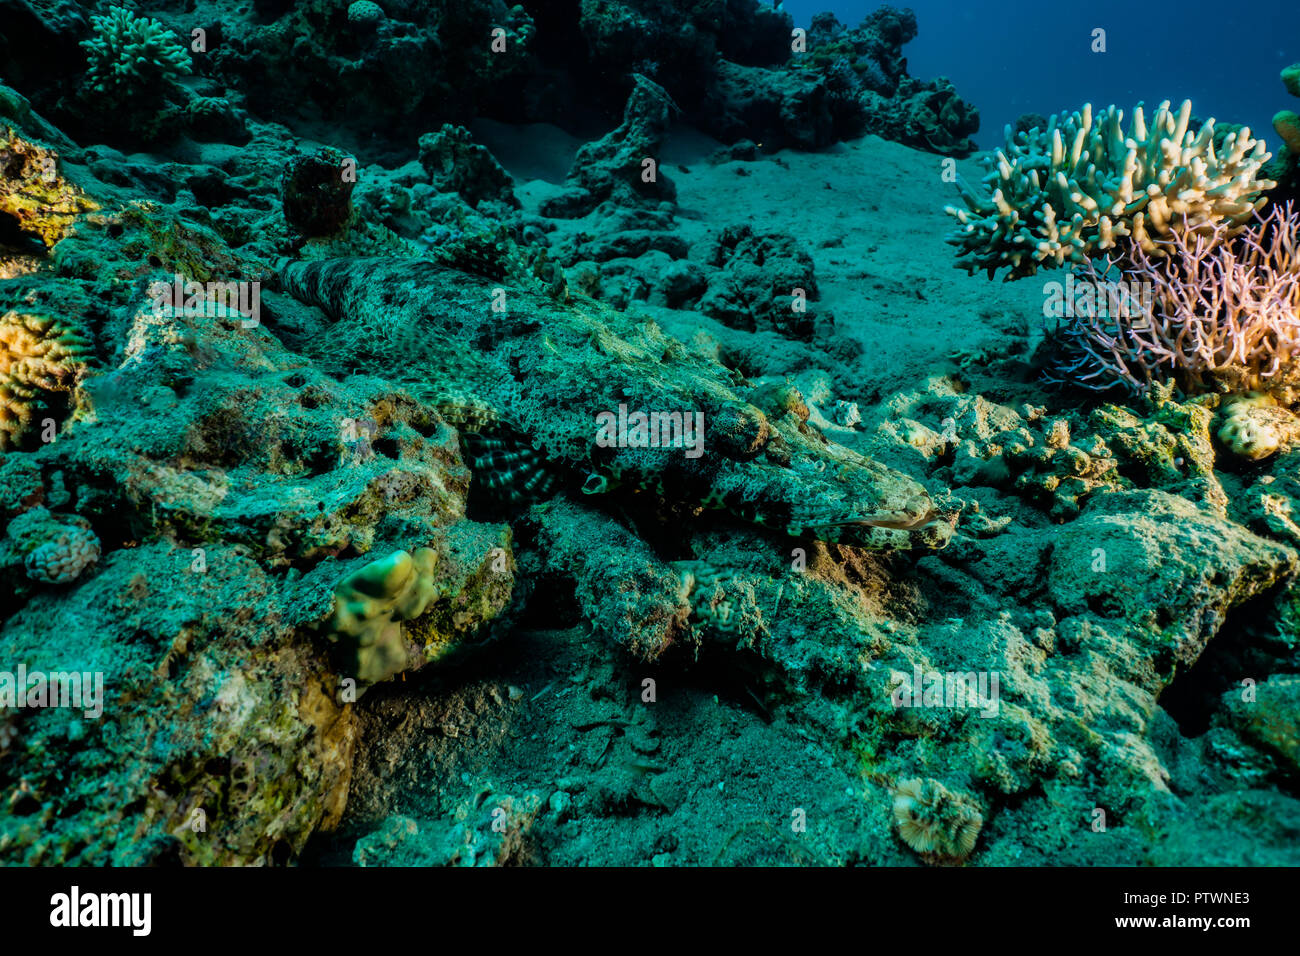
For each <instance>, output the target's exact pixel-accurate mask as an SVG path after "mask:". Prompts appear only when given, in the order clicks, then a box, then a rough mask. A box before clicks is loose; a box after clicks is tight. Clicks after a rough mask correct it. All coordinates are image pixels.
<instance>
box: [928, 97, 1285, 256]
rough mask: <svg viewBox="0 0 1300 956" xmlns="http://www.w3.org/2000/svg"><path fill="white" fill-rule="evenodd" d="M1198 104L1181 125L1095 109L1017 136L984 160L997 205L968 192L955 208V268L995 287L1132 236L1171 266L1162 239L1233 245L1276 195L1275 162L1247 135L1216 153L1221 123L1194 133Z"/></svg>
mask: <svg viewBox="0 0 1300 956" xmlns="http://www.w3.org/2000/svg"><path fill="white" fill-rule="evenodd" d="M1191 116H1192V104H1191V101H1190V100H1188V101H1184V103H1183V105H1182V107H1181V108H1180V109H1179V111H1178V112H1177V114H1175V113H1173V112H1171V111H1170V109H1169V102H1168V101H1165V102H1164V103H1161V104H1160V106H1159V108H1158V109H1157V110H1156V111H1155V114H1154V115H1153V116H1152V119H1151V124H1150V126H1148V125H1147V122H1146V118H1145V116H1144V114H1143V111H1142V107H1141V106H1139V107H1137V108H1136V109H1134V110H1133V115H1132V118H1131V121H1130V123H1129V127H1128V131H1127V133H1126V132H1125V131H1124V126H1123V120H1124V113H1123V111H1122V110H1118V109H1116V108H1115V107H1114V106H1110V107H1108V108H1107V109H1106V110H1105V112H1103V113H1101V114H1100V115H1099V116H1097V117H1096V118H1095V119H1094V117H1093V115H1092V107H1091V105H1088V106H1085V107H1084V108H1083V110H1082V111H1080V112H1075V113H1072V114H1064V113H1062V114H1061V115H1060V116H1056V117H1053V118H1052V119H1051V120H1049V121H1048V124H1047V128H1046V129H1038V128H1035V129H1031V130H1029V131H1027V132H1021V133H1016V134H1013V132H1012V130H1011V128H1010V127H1007V133H1006V146H1005V148H1004V149H1000V150H997V151H996V152H995V153H993V154H991V155H989V156H988V157H987V158H986V159H985V167H986V169H987V170H988V172H987V174H986V175H985V176H984V179H983V182H984V185H985V186H986V187H987V189H988V194H987V195H984V194H980V193H977V192H976V191H975V190H973V189H971V188H970V187H969V186H967V185H966V184H965V183H959V184H958V186H959V191H960V193H961V197H962V199H963V200H964V201H965V204H966V208H964V209H963V208H958V207H956V206H948V207H946V209H945V211H946V212H948V214H949V215H951V216H954V217H956V219H957V222H958V223H959V226H958V228H957V230H956V231H955V232H954V233H953V234H952V235H951V236H950V237H949V239H948V242H949V243H951V244H952V245H955V246H957V247H958V248H959V250H960V251H959V253H958V261H957V264H958V266H960V267H961V268H964V269H966V270H967V271H968V272H971V273H974V272H976V271H979V270H985V271H987V273H988V274H989V276H990V277H992V276H993V275H994V273H995V272H996V271H997V270H998V269H1000V268H1003V267H1009V269H1010V272H1009V273H1008V275H1007V278H1008V279H1017V278H1021V277H1023V276H1029V275H1033V274H1034V273H1035V272H1037V271H1038V268H1039V266H1040V265H1042V266H1045V267H1052V266H1061V265H1064V264H1065V263H1067V262H1075V263H1078V262H1082V261H1084V259H1086V258H1088V257H1091V256H1094V255H1096V254H1098V253H1099V252H1103V251H1105V250H1107V249H1110V248H1111V247H1113V246H1114V245H1115V244H1116V241H1117V240H1118V239H1120V238H1123V237H1131V239H1132V241H1133V242H1134V243H1135V244H1136V245H1137V246H1138V247H1139V248H1141V249H1142V250H1143V251H1144V252H1145V253H1146V254H1147V255H1148V256H1151V257H1157V258H1158V257H1160V256H1162V255H1164V252H1163V250H1162V248H1161V247H1160V245H1159V240H1161V239H1163V238H1168V237H1169V236H1171V235H1173V234H1175V233H1177V232H1179V231H1183V230H1186V231H1190V232H1193V233H1198V234H1199V233H1209V232H1211V231H1213V230H1214V229H1215V227H1216V226H1219V225H1223V226H1224V229H1223V230H1221V231H1220V232H1218V233H1216V235H1219V236H1231V235H1235V234H1236V233H1237V232H1239V231H1240V230H1241V229H1243V228H1244V227H1245V224H1246V222H1247V221H1248V220H1249V219H1250V218H1251V216H1252V215H1253V214H1254V213H1255V211H1256V210H1257V209H1259V208H1260V206H1261V205H1262V204H1263V202H1264V200H1263V199H1262V198H1260V193H1261V192H1262V191H1264V190H1268V189H1271V188H1272V187H1273V186H1274V185H1275V184H1274V183H1273V182H1272V181H1270V180H1267V179H1261V178H1260V175H1261V168H1262V167H1263V165H1264V163H1265V162H1267V161H1268V159H1269V157H1270V154H1269V153H1268V152H1266V151H1265V149H1264V144H1263V142H1262V141H1259V140H1256V139H1254V138H1253V137H1252V136H1251V135H1250V130H1249V128H1242V129H1241V130H1239V131H1235V132H1231V133H1229V134H1228V135H1227V136H1225V137H1223V139H1222V141H1221V143H1219V144H1218V145H1217V146H1216V144H1215V136H1214V120H1213V119H1210V120H1206V122H1205V124H1204V125H1203V126H1202V127H1201V128H1200V130H1199V131H1197V132H1195V133H1193V132H1192V131H1191V129H1190V128H1189V127H1190V123H1191Z"/></svg>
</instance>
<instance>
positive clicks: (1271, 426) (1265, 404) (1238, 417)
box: [1218, 393, 1300, 461]
mask: <svg viewBox="0 0 1300 956" xmlns="http://www.w3.org/2000/svg"><path fill="white" fill-rule="evenodd" d="M1221 415H1222V419H1223V423H1222V424H1221V425H1220V426H1219V431H1218V438H1219V441H1220V442H1222V443H1223V446H1224V447H1225V448H1227V449H1228V450H1229V451H1230V452H1232V453H1233V454H1234V455H1237V456H1238V457H1240V458H1246V459H1248V460H1250V461H1260V460H1261V459H1264V458H1267V457H1269V456H1270V455H1274V454H1276V453H1277V452H1279V451H1281V450H1282V449H1283V448H1284V447H1287V446H1289V445H1290V444H1291V443H1292V442H1294V441H1296V440H1297V439H1300V418H1297V417H1296V415H1295V414H1294V413H1292V412H1290V411H1288V410H1287V409H1285V408H1282V407H1280V406H1279V405H1278V404H1277V402H1276V401H1275V400H1274V399H1273V398H1272V397H1271V396H1269V395H1261V394H1257V393H1250V394H1249V395H1242V396H1238V397H1235V398H1231V399H1229V400H1228V401H1227V402H1225V404H1224V408H1223V411H1222V413H1221Z"/></svg>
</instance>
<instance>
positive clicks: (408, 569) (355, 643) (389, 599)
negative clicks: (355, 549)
mask: <svg viewBox="0 0 1300 956" xmlns="http://www.w3.org/2000/svg"><path fill="white" fill-rule="evenodd" d="M437 562H438V555H437V552H435V551H432V550H430V549H429V548H420V549H418V550H417V551H416V552H415V554H414V555H412V554H410V553H409V552H407V551H394V552H393V553H392V554H390V555H389V556H388V557H386V558H380V559H378V560H377V561H371V562H370V563H369V564H367V565H365V566H364V567H361V568H359V569H358V570H356V571H354V572H352V573H351V574H349V575H348V576H347V577H345V578H344V579H343V580H342V581H340V582H339V583H338V586H337V587H335V589H334V612H333V616H332V617H331V618H330V620H329V623H328V624H327V626H326V629H325V631H326V635H327V636H328V638H329V640H330V641H332V642H335V643H339V642H346V643H347V644H348V647H349V651H350V652H351V653H352V654H355V662H349V663H350V664H351V665H352V667H353V668H354V670H355V674H356V677H357V679H358V680H360V681H361V682H362V683H363V685H365V684H373V683H377V682H378V681H382V680H386V679H388V678H389V677H392V676H393V675H394V674H396V673H398V672H399V671H401V670H403V669H404V668H405V666H406V663H407V655H406V651H405V646H404V644H403V641H402V622H404V621H412V620H414V619H415V618H417V617H419V616H420V615H421V614H423V613H424V612H425V611H426V610H427V609H428V607H429V604H430V603H431V602H432V601H433V600H434V599H435V598H436V597H437V596H438V578H437V574H436V566H437Z"/></svg>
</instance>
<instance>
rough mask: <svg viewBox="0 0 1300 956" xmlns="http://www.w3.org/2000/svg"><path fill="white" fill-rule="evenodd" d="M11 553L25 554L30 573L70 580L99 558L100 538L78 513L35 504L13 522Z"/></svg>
mask: <svg viewBox="0 0 1300 956" xmlns="http://www.w3.org/2000/svg"><path fill="white" fill-rule="evenodd" d="M6 538H7V542H6V544H7V545H8V547H9V548H11V549H13V550H12V551H11V552H10V553H16V554H17V555H21V556H22V557H23V567H24V569H25V571H26V573H27V577H28V578H30V579H31V580H33V581H40V582H42V583H45V584H68V583H70V582H72V581H75V580H76V579H77V578H79V577H81V575H82V573H83V572H84V571H85V570H86V568H88V567H89V566H90V565H92V564H94V563H95V562H96V561H98V560H99V553H100V547H99V538H97V537H96V536H95V532H94V531H93V530H91V527H90V522H89V521H87V520H86V519H85V518H82V517H79V516H77V515H58V514H52V513H51V512H50V511H49V510H48V509H46V508H39V507H38V508H32V509H30V510H29V511H26V512H24V513H23V514H21V515H19V516H18V517H17V518H15V519H14V520H13V521H11V522H10V523H9V527H8V528H7V529H6Z"/></svg>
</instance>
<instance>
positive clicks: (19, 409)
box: [0, 312, 94, 450]
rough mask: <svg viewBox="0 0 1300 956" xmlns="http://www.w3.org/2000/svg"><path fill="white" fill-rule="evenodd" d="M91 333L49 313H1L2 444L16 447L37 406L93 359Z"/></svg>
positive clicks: (73, 381) (69, 386)
mask: <svg viewBox="0 0 1300 956" xmlns="http://www.w3.org/2000/svg"><path fill="white" fill-rule="evenodd" d="M93 356H94V353H93V350H92V348H91V344H90V341H89V339H87V338H86V337H85V336H84V335H83V334H82V333H81V332H79V331H78V330H77V329H75V328H73V327H71V326H68V325H65V324H63V323H61V322H59V321H57V320H56V319H53V318H50V317H48V316H40V315H28V314H24V313H21V312H7V313H5V314H4V315H3V316H0V450H3V449H5V448H13V447H16V446H17V445H18V444H19V443H20V442H21V441H22V440H23V439H24V438H25V437H26V436H27V432H28V429H29V428H30V427H31V425H32V422H33V421H34V420H35V418H36V414H37V412H38V411H40V410H42V409H47V408H49V407H50V405H51V402H52V400H53V398H54V396H55V395H56V394H57V393H61V392H62V393H67V392H71V391H72V390H73V389H74V388H75V387H76V385H77V382H78V381H79V380H80V378H81V377H82V375H84V374H85V371H86V369H87V368H88V367H89V365H90V363H91V361H92V360H93Z"/></svg>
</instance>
